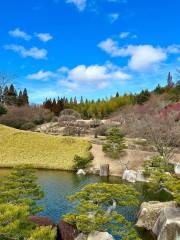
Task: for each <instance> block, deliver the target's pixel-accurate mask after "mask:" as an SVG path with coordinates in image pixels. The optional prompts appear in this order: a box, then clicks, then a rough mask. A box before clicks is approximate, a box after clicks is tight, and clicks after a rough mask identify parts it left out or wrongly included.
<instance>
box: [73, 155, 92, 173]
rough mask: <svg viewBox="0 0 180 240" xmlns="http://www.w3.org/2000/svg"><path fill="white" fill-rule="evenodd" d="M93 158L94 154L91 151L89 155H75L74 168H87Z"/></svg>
mask: <svg viewBox="0 0 180 240" xmlns="http://www.w3.org/2000/svg"><path fill="white" fill-rule="evenodd" d="M93 159H94V156H93V154H92V153H89V154H88V156H87V157H80V156H78V155H75V156H74V160H73V161H74V165H73V169H74V170H78V169H81V168H86V167H88V166H89V164H90V163H91V162H92V160H93Z"/></svg>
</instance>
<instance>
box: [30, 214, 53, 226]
mask: <svg viewBox="0 0 180 240" xmlns="http://www.w3.org/2000/svg"><path fill="white" fill-rule="evenodd" d="M28 220H29V221H30V222H33V223H35V224H36V225H37V226H39V227H40V226H52V227H55V226H56V225H55V223H54V222H53V221H52V220H51V219H50V218H49V217H42V216H29V218H28Z"/></svg>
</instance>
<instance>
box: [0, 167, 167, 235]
mask: <svg viewBox="0 0 180 240" xmlns="http://www.w3.org/2000/svg"><path fill="white" fill-rule="evenodd" d="M9 172H10V170H7V169H1V170H0V180H1V179H2V178H3V176H5V175H7V174H8V173H9ZM36 174H37V177H38V182H39V184H40V185H41V186H42V188H43V191H44V193H45V196H44V198H43V199H42V200H41V201H39V204H41V205H43V206H44V211H43V212H42V213H41V214H40V215H45V216H49V217H51V218H52V219H53V220H54V221H55V222H56V223H58V221H59V220H60V218H61V217H62V216H63V215H64V214H66V213H68V212H70V211H72V209H73V207H74V206H73V204H72V203H69V202H68V201H67V196H68V195H71V194H73V193H75V192H77V191H79V190H80V189H81V188H82V187H83V186H85V185H86V184H89V183H95V182H110V183H121V179H120V178H117V177H109V178H100V177H98V176H93V175H90V176H77V175H76V174H74V173H71V172H63V171H53V170H39V171H37V173H36ZM135 187H136V189H137V190H138V191H139V192H141V193H142V195H141V200H142V201H146V200H152V199H153V200H154V199H155V197H156V198H157V200H158V198H159V196H157V195H156V196H155V195H153V194H152V193H151V194H148V193H147V186H146V184H142V183H137V184H135ZM161 198H162V196H161ZM161 200H165V199H161ZM166 200H167V199H166ZM137 211H138V209H137V208H129V207H123V208H121V209H120V212H121V213H123V215H124V216H125V217H126V218H127V219H128V220H130V221H132V222H135V221H136V216H137ZM141 235H142V238H143V239H144V240H152V237H151V236H149V233H148V232H142V233H141Z"/></svg>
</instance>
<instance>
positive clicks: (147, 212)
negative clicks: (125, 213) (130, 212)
mask: <svg viewBox="0 0 180 240" xmlns="http://www.w3.org/2000/svg"><path fill="white" fill-rule="evenodd" d="M166 207H173V208H175V207H176V203H175V202H173V201H171V202H158V201H150V202H144V203H142V204H141V207H140V211H139V214H138V221H137V223H136V227H140V228H145V229H147V230H152V229H153V226H154V224H155V222H156V221H157V219H158V217H159V215H160V212H161V210H162V209H164V208H166Z"/></svg>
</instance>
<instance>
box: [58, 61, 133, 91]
mask: <svg viewBox="0 0 180 240" xmlns="http://www.w3.org/2000/svg"><path fill="white" fill-rule="evenodd" d="M127 79H130V75H128V74H126V73H124V72H123V71H122V70H121V69H120V68H118V67H116V66H114V65H112V64H106V65H91V66H85V65H79V66H77V67H75V68H73V69H69V71H68V72H66V74H65V76H64V78H63V79H61V80H60V83H61V84H62V85H65V86H66V87H69V88H72V89H78V88H80V87H81V86H82V85H84V86H90V85H92V86H94V87H96V88H100V89H101V88H105V87H107V86H108V85H109V84H110V83H111V82H112V81H122V80H127Z"/></svg>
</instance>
